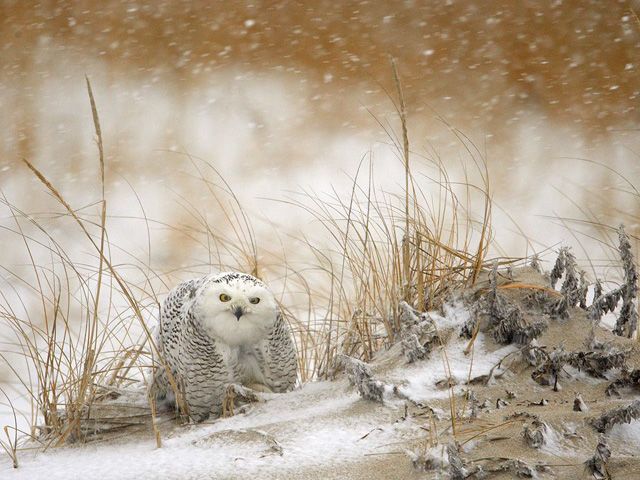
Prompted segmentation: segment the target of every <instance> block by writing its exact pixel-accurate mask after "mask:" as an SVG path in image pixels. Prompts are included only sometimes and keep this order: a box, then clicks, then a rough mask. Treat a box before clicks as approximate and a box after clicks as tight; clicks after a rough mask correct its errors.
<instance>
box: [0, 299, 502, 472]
mask: <svg viewBox="0 0 640 480" xmlns="http://www.w3.org/2000/svg"><path fill="white" fill-rule="evenodd" d="M461 308H462V307H459V306H458V307H457V308H455V309H453V308H451V309H448V313H449V315H448V316H445V317H441V316H439V315H436V314H434V315H433V318H434V319H435V321H436V323H437V324H438V325H439V328H454V329H456V330H457V329H458V328H459V326H460V324H461V322H463V321H464V320H465V318H466V314H465V313H464V311H463V310H461ZM466 343H467V341H465V340H464V339H460V338H458V336H457V334H456V335H454V336H453V338H452V340H451V341H450V343H449V344H448V345H447V346H446V349H444V350H441V349H436V350H435V351H434V352H433V353H432V354H431V356H430V358H429V359H428V360H426V361H423V362H419V363H416V364H414V365H411V366H409V367H407V366H406V365H404V362H402V364H401V365H400V366H398V367H396V368H395V369H394V370H393V371H390V372H387V374H386V375H385V381H387V382H392V383H394V384H396V383H397V384H403V385H404V386H403V387H401V388H400V389H401V391H402V393H403V394H405V395H407V397H411V398H412V399H413V400H415V401H417V402H424V403H427V402H429V401H432V400H435V399H441V398H444V397H446V396H447V390H446V389H444V390H442V389H440V388H438V387H436V383H437V382H439V381H442V380H444V379H446V378H447V376H448V372H449V371H450V372H451V374H452V375H453V376H454V377H455V378H456V379H457V380H460V381H461V382H462V381H464V380H465V379H466V378H467V376H468V375H471V377H472V378H473V377H476V376H479V375H484V374H486V373H488V371H489V369H490V368H491V367H493V366H494V365H495V363H496V362H497V361H498V360H499V359H500V358H502V356H504V355H505V354H506V353H508V352H509V351H512V350H513V349H514V347H504V348H502V349H499V350H497V351H494V352H490V351H487V349H486V347H485V343H484V340H483V334H479V336H478V338H477V340H476V342H475V346H474V355H473V356H472V355H470V354H469V355H465V354H464V353H463V349H464V347H465V346H466ZM445 350H446V357H447V361H448V366H447V363H445V361H444V358H443V352H444V351H445ZM449 369H450V370H449ZM459 388H460V387H456V392H459ZM263 397H264V399H265V401H264V402H261V403H256V404H251V405H250V406H249V407H248V410H247V412H246V413H240V414H238V415H236V416H233V417H231V418H224V419H216V420H209V421H207V422H206V423H205V424H200V425H187V426H175V425H173V424H172V422H171V421H166V422H165V423H163V424H162V425H161V427H160V429H161V431H162V432H163V438H162V441H163V446H162V448H159V449H158V448H156V445H155V440H154V437H153V433H152V431H151V430H149V431H148V432H147V434H141V435H136V436H135V437H133V438H130V437H126V436H124V437H122V438H117V439H115V440H111V441H108V442H97V443H94V444H92V443H89V444H88V445H78V446H70V447H64V448H58V449H49V450H48V451H46V452H35V451H29V450H25V451H21V452H20V453H19V462H20V467H19V468H18V469H17V470H14V469H12V468H11V464H10V462H9V459H8V458H6V457H3V460H4V462H3V463H2V464H1V465H0V474H1V476H2V478H10V479H13V478H15V479H37V478H47V479H49V480H55V479H60V480H72V479H75V478H78V479H84V478H96V479H100V478H122V479H127V478H131V479H146V478H149V479H152V478H153V479H161V478H167V479H168V478H246V477H247V476H249V477H260V478H282V477H283V476H286V474H292V475H293V474H294V473H295V475H296V477H298V478H303V477H304V476H305V475H308V477H309V478H315V477H313V474H312V472H314V471H316V470H318V471H322V472H324V475H326V477H325V478H329V477H331V476H332V474H331V472H330V470H329V468H328V467H329V466H333V467H335V468H336V469H337V470H336V472H339V471H340V469H341V468H343V469H350V468H354V465H357V464H359V463H361V462H364V461H365V460H366V459H367V457H368V456H370V455H384V454H388V453H389V452H395V453H393V455H395V454H398V451H399V452H400V453H402V452H403V448H400V449H399V450H398V447H396V445H404V444H406V443H407V442H410V441H412V440H417V439H420V438H423V437H424V438H426V437H425V435H426V434H425V432H424V431H423V430H422V429H421V428H420V427H421V425H422V421H421V420H418V419H412V418H406V419H401V417H403V415H404V401H403V400H401V399H400V398H398V397H396V396H394V395H393V393H391V392H388V393H387V398H386V399H385V403H384V404H383V405H381V404H377V403H373V402H370V401H367V400H363V399H361V398H360V397H359V395H358V394H357V392H355V391H354V388H353V387H351V386H350V385H349V384H348V382H347V380H346V379H344V378H342V379H339V380H336V381H322V382H312V383H308V384H306V385H304V386H303V387H302V388H300V389H299V390H296V391H294V392H291V393H287V394H263ZM407 464H408V460H407ZM334 473H335V472H334ZM332 478H341V476H340V475H338V474H337V473H336V474H335V475H334V476H333V477H332Z"/></svg>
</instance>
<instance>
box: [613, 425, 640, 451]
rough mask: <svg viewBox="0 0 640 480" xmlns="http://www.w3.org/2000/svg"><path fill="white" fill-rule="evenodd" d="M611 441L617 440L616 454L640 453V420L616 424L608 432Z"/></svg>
mask: <svg viewBox="0 0 640 480" xmlns="http://www.w3.org/2000/svg"><path fill="white" fill-rule="evenodd" d="M608 438H609V441H610V442H611V444H612V445H613V444H614V442H615V447H616V455H625V454H626V455H632V456H634V457H635V456H637V455H638V449H640V420H633V421H632V422H631V423H622V424H620V423H619V424H617V425H614V426H613V428H612V429H611V430H610V431H609V434H608Z"/></svg>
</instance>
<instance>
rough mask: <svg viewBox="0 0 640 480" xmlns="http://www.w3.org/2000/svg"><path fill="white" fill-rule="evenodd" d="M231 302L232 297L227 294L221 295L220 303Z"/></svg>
mask: <svg viewBox="0 0 640 480" xmlns="http://www.w3.org/2000/svg"><path fill="white" fill-rule="evenodd" d="M229 300H231V297H230V296H229V295H227V294H226V293H221V294H220V301H221V302H228V301H229Z"/></svg>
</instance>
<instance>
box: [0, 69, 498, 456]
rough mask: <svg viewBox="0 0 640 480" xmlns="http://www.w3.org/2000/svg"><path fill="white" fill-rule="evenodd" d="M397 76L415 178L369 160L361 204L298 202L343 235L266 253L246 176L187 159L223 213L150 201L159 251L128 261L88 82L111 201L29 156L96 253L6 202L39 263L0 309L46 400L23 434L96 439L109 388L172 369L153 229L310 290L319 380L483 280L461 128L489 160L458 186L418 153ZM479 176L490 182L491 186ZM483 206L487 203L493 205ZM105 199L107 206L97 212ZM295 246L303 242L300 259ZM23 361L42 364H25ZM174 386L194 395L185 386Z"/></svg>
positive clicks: (13, 278) (402, 151)
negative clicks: (385, 171)
mask: <svg viewBox="0 0 640 480" xmlns="http://www.w3.org/2000/svg"><path fill="white" fill-rule="evenodd" d="M395 79H396V87H397V91H398V94H399V98H400V107H398V117H399V118H400V124H401V129H402V133H401V138H402V141H397V140H396V139H397V137H396V135H395V133H394V131H393V129H392V128H391V127H388V126H385V128H386V129H387V131H388V133H389V136H390V138H391V139H392V141H393V148H395V150H396V151H397V153H398V158H399V160H400V162H399V164H398V169H397V172H394V173H398V174H399V176H400V178H402V179H403V181H404V188H400V189H399V190H398V191H395V192H393V191H384V190H382V189H381V188H379V187H378V186H377V181H376V177H375V169H374V166H373V162H372V161H371V159H369V161H368V162H366V161H365V160H363V161H362V162H361V163H360V165H359V168H358V171H357V173H356V175H355V177H354V178H353V179H352V187H351V194H350V196H348V198H343V196H341V195H340V194H338V193H337V192H335V191H334V193H333V194H332V195H329V196H328V197H326V196H325V197H323V196H321V195H317V194H315V193H313V192H303V193H301V194H299V195H298V196H296V197H294V198H292V199H289V200H286V201H285V202H286V203H287V204H289V205H290V206H291V207H293V206H295V207H296V208H301V209H303V210H304V211H306V212H308V213H309V214H310V215H311V217H312V218H313V219H315V221H316V223H318V224H320V225H321V226H322V228H323V229H325V230H326V233H327V234H328V235H325V236H320V238H326V237H328V238H329V245H327V243H326V242H324V241H322V240H321V239H319V237H318V236H317V235H314V236H313V237H312V238H307V237H304V236H303V237H300V236H299V235H296V234H295V233H288V234H287V235H288V238H287V240H286V241H285V240H281V245H280V251H279V250H276V248H277V243H276V242H273V241H272V239H270V240H271V241H270V242H269V245H270V248H265V247H264V245H265V243H266V242H260V241H259V240H258V239H257V238H256V234H255V231H254V227H253V224H252V221H253V220H254V217H253V216H252V215H251V214H250V213H249V212H248V211H246V210H245V209H244V208H243V206H242V205H241V202H240V201H239V199H238V197H237V196H236V195H235V194H234V191H233V188H232V187H231V185H229V184H228V183H227V182H226V181H225V179H224V178H223V177H222V175H220V173H219V172H218V171H217V170H216V169H215V167H213V166H212V165H210V164H209V163H207V162H206V161H203V160H201V159H198V158H195V157H192V156H189V155H187V154H185V156H186V158H187V160H188V161H189V163H190V165H191V168H192V170H193V171H195V174H194V176H193V177H194V178H195V180H196V181H197V182H198V183H200V184H201V185H202V186H204V188H205V189H206V191H207V193H208V196H209V200H208V201H207V204H208V205H215V209H207V211H206V212H203V211H201V210H200V209H199V208H197V206H196V205H195V204H194V203H193V202H192V201H191V200H190V199H188V198H184V197H179V199H178V202H179V204H180V205H181V206H182V208H183V210H184V212H185V213H186V216H187V217H188V218H189V220H190V222H189V224H188V225H168V224H167V223H165V222H164V220H162V221H160V220H152V219H149V218H148V217H147V216H146V214H145V213H144V208H143V207H142V205H141V204H140V206H141V209H142V211H143V217H142V218H135V220H138V221H139V220H142V221H143V222H144V225H145V228H146V229H147V237H148V239H149V240H148V252H147V255H145V256H144V257H145V258H138V257H136V256H134V255H133V254H130V253H127V254H128V255H129V256H130V258H131V259H132V260H131V263H127V264H123V263H119V264H116V263H115V262H114V260H113V252H115V251H117V250H118V246H117V245H114V244H113V243H112V242H110V240H109V233H108V220H109V216H108V214H107V212H108V209H107V199H106V198H105V161H104V158H105V157H104V145H103V140H102V132H101V128H100V121H99V117H98V110H97V107H96V102H95V100H94V97H93V92H92V90H91V86H90V84H89V82H88V81H87V89H88V93H89V99H90V104H91V109H92V116H93V124H94V129H95V134H96V142H97V147H98V154H99V175H98V178H99V180H98V181H99V185H100V197H99V199H98V201H97V202H96V203H95V204H91V205H89V206H88V207H83V208H79V209H78V208H74V207H73V206H72V205H71V204H70V203H69V201H67V199H66V198H65V196H64V194H63V192H61V191H60V189H58V188H57V187H56V186H55V185H53V184H52V183H51V182H50V181H49V180H48V178H47V177H46V175H45V173H43V172H42V171H40V170H39V169H38V168H37V167H36V166H35V165H33V164H32V163H31V162H29V161H28V160H24V163H25V165H26V166H27V167H28V169H29V170H30V171H31V172H32V173H33V175H34V176H35V177H36V178H37V179H38V180H39V181H40V183H41V184H42V185H43V186H44V188H45V190H46V191H47V192H48V193H49V194H50V195H51V197H52V198H53V199H54V200H55V202H56V203H57V205H59V206H60V208H61V210H60V211H57V212H55V214H54V215H53V216H54V217H55V218H54V221H55V222H58V223H60V224H62V225H63V227H64V230H63V231H65V232H68V231H70V230H71V229H73V228H75V229H76V230H77V231H78V230H79V232H80V234H81V237H82V238H83V239H84V246H82V247H81V248H85V246H86V247H89V249H90V251H89V253H86V252H83V253H82V255H79V254H78V252H77V249H78V245H77V244H74V246H73V247H72V248H70V247H65V244H66V243H67V242H66V241H65V240H66V239H65V238H64V236H60V235H57V234H56V233H55V232H56V231H57V229H55V228H52V227H51V222H52V220H51V219H50V218H47V219H40V218H38V217H37V216H32V215H29V214H27V213H25V212H24V211H22V210H21V209H20V208H19V207H18V206H17V205H15V204H13V203H12V202H10V201H9V200H8V199H7V198H6V197H3V199H2V204H3V206H4V207H5V208H6V209H7V210H8V211H9V212H10V219H11V221H12V222H13V226H12V227H8V226H4V227H3V228H4V229H5V230H7V231H10V232H11V233H12V234H13V235H14V237H15V238H16V239H18V240H19V241H21V242H22V243H23V245H24V249H25V252H26V254H27V256H28V258H30V266H29V269H27V270H25V269H24V268H18V269H16V271H12V270H10V269H8V268H7V267H3V271H4V273H5V275H4V277H5V278H4V281H5V283H6V284H7V289H3V291H2V303H1V304H0V318H1V319H2V321H3V322H4V323H5V324H6V325H8V326H9V327H10V329H11V332H12V334H13V335H14V339H13V341H12V342H10V343H9V344H8V345H9V347H8V348H3V352H4V353H0V358H2V360H3V362H4V363H6V364H7V365H8V366H9V368H11V369H12V371H13V374H14V376H15V378H16V379H18V383H19V385H20V388H21V390H22V391H23V393H24V395H26V397H27V398H28V400H29V403H30V404H31V413H30V418H28V419H26V420H27V423H28V425H30V426H31V429H30V431H29V432H20V433H24V434H26V436H27V437H28V438H31V439H32V440H34V441H36V442H39V443H41V444H42V446H44V447H48V446H56V445H62V444H64V443H67V442H70V441H82V440H84V439H85V437H86V434H87V432H86V429H83V420H84V419H86V418H87V416H88V412H89V411H90V410H91V408H92V405H94V404H95V403H96V402H99V401H100V400H101V399H102V397H103V396H104V395H105V392H109V391H112V390H113V389H116V388H121V387H128V386H131V385H134V384H137V383H139V382H140V381H141V380H142V379H143V377H144V371H145V369H148V368H149V367H153V368H164V366H163V362H162V360H161V359H159V357H158V355H157V350H156V347H155V345H154V344H153V341H152V337H151V332H150V330H149V327H148V325H149V323H151V321H152V320H153V319H154V318H155V317H156V315H157V312H158V305H159V299H158V298H159V296H160V295H159V292H161V291H166V290H167V289H168V288H170V287H171V286H172V284H173V283H174V282H175V279H174V278H173V272H171V271H168V272H167V271H165V272H157V271H155V270H154V269H152V268H151V265H150V263H151V248H152V246H151V241H150V238H151V237H150V234H149V229H150V225H151V224H153V225H162V226H163V228H166V229H169V230H171V231H173V232H176V233H178V234H179V235H181V238H183V239H184V240H185V245H187V244H188V245H190V246H191V247H192V248H193V249H194V252H197V255H198V256H201V255H204V256H205V258H201V260H200V264H199V265H194V266H193V269H194V270H196V271H200V272H202V270H203V269H204V270H205V273H206V271H211V270H218V269H237V270H243V271H247V272H251V273H252V274H254V275H256V276H258V277H261V278H263V279H265V280H266V281H267V282H268V283H269V284H271V285H275V286H277V288H278V289H277V293H279V294H280V296H281V297H282V299H283V305H288V304H290V302H288V301H287V300H288V299H292V298H296V299H298V300H299V299H300V298H303V299H304V302H303V303H304V305H303V306H301V305H302V304H301V303H300V301H297V302H296V304H295V308H292V309H287V308H284V310H285V314H286V317H287V319H288V320H289V323H290V324H291V326H292V329H293V331H294V336H295V341H296V347H297V350H298V353H299V366H300V377H301V381H303V382H305V381H308V380H311V379H314V378H318V377H326V376H328V375H330V374H332V373H333V371H334V369H335V367H336V359H337V358H338V355H340V354H346V355H349V356H354V357H358V358H361V359H363V360H365V361H368V360H370V359H371V358H372V357H373V355H374V354H375V353H376V352H377V351H378V350H380V349H381V348H385V347H387V346H389V345H391V344H392V343H394V342H395V341H396V339H397V336H398V333H399V323H398V322H399V311H398V303H399V302H400V301H402V300H406V301H407V302H408V303H410V304H411V305H414V306H415V307H416V308H418V309H420V310H425V309H433V308H438V307H439V306H441V305H442V303H443V302H444V301H445V300H446V299H447V296H448V295H449V294H450V293H451V292H452V291H453V290H454V289H456V288H458V287H460V286H463V285H469V284H471V283H473V282H474V281H475V280H476V279H477V278H478V273H479V272H480V270H481V269H482V268H483V266H484V264H485V256H486V254H487V250H488V246H489V244H490V241H491V238H490V237H491V225H490V218H491V197H490V191H489V181H488V175H487V168H486V162H485V160H484V158H483V156H482V155H481V154H480V152H479V151H478V150H477V149H475V148H474V147H473V145H472V144H471V142H469V140H468V139H467V138H466V137H464V136H463V135H462V134H461V133H460V132H458V131H456V130H455V129H453V128H452V129H451V131H452V134H453V135H455V137H456V138H457V139H458V140H459V141H460V143H461V145H462V146H463V147H464V148H465V150H466V152H467V153H468V156H469V159H468V163H470V164H471V165H472V166H473V168H474V169H475V172H469V171H468V170H467V169H464V177H465V178H464V181H462V182H454V181H453V180H452V179H451V178H450V177H449V174H448V171H447V168H446V167H445V165H444V163H443V162H442V160H441V159H439V158H438V157H437V156H435V157H434V158H431V159H428V158H422V157H418V155H417V154H415V153H414V152H411V151H410V149H409V143H408V126H407V115H406V106H405V105H404V99H403V97H402V88H401V85H400V82H399V79H398V76H397V73H396V76H395ZM381 125H382V123H381ZM417 174H418V175H419V177H416V175H417ZM471 176H478V177H479V178H480V186H478V185H476V184H474V182H473V181H471V180H470V177H471ZM475 205H481V208H480V210H479V211H476V210H474V206H475ZM91 209H96V210H97V213H93V214H92V213H90V211H91ZM212 210H214V211H215V217H211V214H210V212H211V211H212ZM476 215H477V218H478V220H474V216H476ZM276 229H280V230H281V227H277V226H274V230H276ZM74 238H75V237H74ZM272 238H273V237H272ZM285 242H291V243H285ZM285 244H286V245H297V246H301V247H303V248H300V249H297V250H296V252H295V255H294V254H291V253H288V252H290V249H289V248H288V247H285ZM274 245H275V246H274ZM43 255H46V256H47V257H48V258H49V259H50V261H49V263H48V264H47V265H44V264H43V263H42V260H41V259H42V258H43ZM79 257H81V258H82V260H80V259H79ZM87 258H89V259H90V261H87V260H86V259H87ZM17 306H19V308H17ZM16 358H18V359H19V360H20V361H21V362H23V363H24V364H25V365H26V368H24V369H23V368H18V367H14V366H13V365H14V361H15V359H16ZM154 359H155V360H154ZM444 361H445V362H446V357H445V358H444ZM173 386H174V389H175V390H176V392H177V394H178V395H179V389H178V388H177V386H176V385H175V382H174V385H173ZM178 398H180V397H179V396H178ZM452 408H453V409H454V410H455V405H454V406H452ZM150 409H151V412H152V414H153V417H154V420H153V422H152V426H153V429H154V432H153V434H154V435H155V438H156V442H157V445H158V446H161V435H160V432H159V431H158V428H157V423H156V421H155V412H156V409H155V405H154V404H151V405H150ZM14 411H16V412H17V409H16V410H14ZM182 411H183V412H184V411H185V410H184V408H183V409H182ZM454 422H455V419H454ZM18 423H19V422H18V419H17V418H16V422H15V425H14V426H13V427H11V426H9V427H6V428H5V434H6V437H7V440H2V441H1V444H2V446H3V448H4V449H5V450H6V451H7V453H9V455H10V457H11V458H12V459H13V461H14V465H16V466H17V464H18V460H17V455H18V451H19V448H18V446H19V445H18V444H19V438H18V433H19V432H18ZM453 427H454V429H455V424H454V425H453ZM10 431H12V432H13V434H12V435H11V434H10V433H9V432H10Z"/></svg>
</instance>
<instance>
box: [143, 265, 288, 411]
mask: <svg viewBox="0 0 640 480" xmlns="http://www.w3.org/2000/svg"><path fill="white" fill-rule="evenodd" d="M155 341H156V345H157V346H158V350H159V352H160V353H161V354H162V355H163V356H164V359H165V361H166V364H167V367H168V368H169V369H170V371H171V372H172V374H173V376H174V378H175V379H176V383H177V384H178V385H180V386H181V388H182V391H183V392H184V398H185V400H186V403H187V406H188V408H189V416H190V417H191V419H192V420H195V421H202V420H205V419H206V418H207V417H208V416H209V414H210V412H211V411H213V412H214V413H216V414H219V413H220V411H221V406H222V401H223V396H224V393H225V389H226V386H227V385H228V384H230V383H241V384H244V385H247V386H251V387H253V388H259V389H262V390H264V391H272V392H285V391H287V390H290V389H292V388H293V386H294V385H295V382H296V365H297V364H296V354H295V350H294V346H293V342H292V340H291V335H290V332H289V328H288V326H287V325H286V323H285V321H284V319H283V317H282V314H281V312H280V308H279V307H278V304H277V302H276V300H275V298H274V296H273V294H272V293H271V292H270V291H269V290H268V289H267V287H266V286H265V284H264V283H262V282H261V281H260V280H258V279H257V278H255V277H252V276H251V275H247V274H244V273H237V272H227V273H221V274H216V275H208V276H206V277H202V278H199V279H195V280H189V281H187V282H183V283H181V284H179V285H178V286H177V287H175V288H174V289H173V290H172V291H171V292H169V295H168V296H167V298H166V300H165V301H164V304H163V305H162V309H161V312H160V323H159V325H158V328H157V330H156V335H155ZM151 392H152V394H153V395H154V396H156V398H158V399H167V400H168V401H172V400H173V401H174V400H175V399H174V398H173V392H172V390H171V387H170V386H169V382H168V378H167V373H166V369H165V368H163V367H161V366H160V367H158V368H157V369H156V371H155V374H154V376H153V379H152V381H151Z"/></svg>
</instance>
